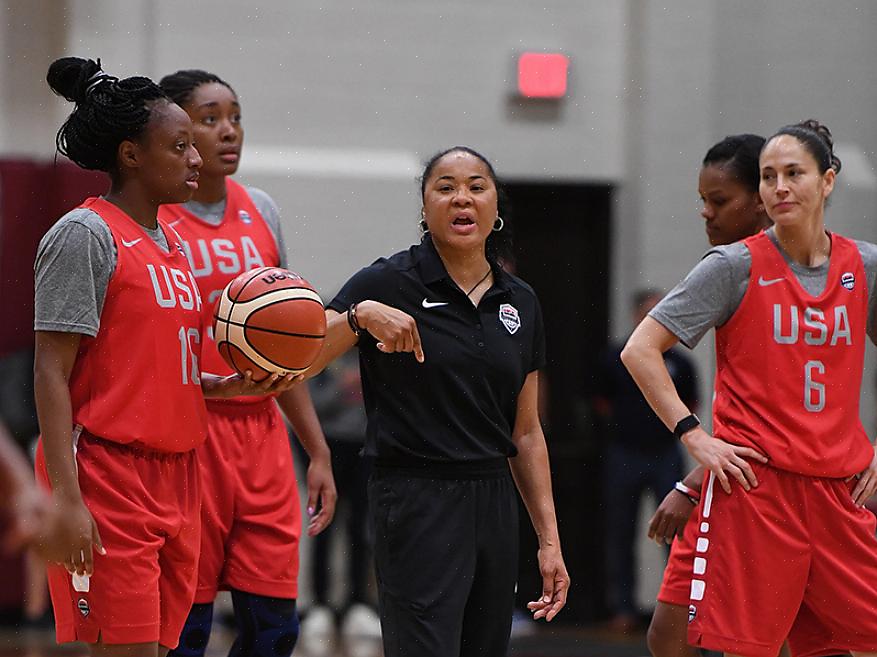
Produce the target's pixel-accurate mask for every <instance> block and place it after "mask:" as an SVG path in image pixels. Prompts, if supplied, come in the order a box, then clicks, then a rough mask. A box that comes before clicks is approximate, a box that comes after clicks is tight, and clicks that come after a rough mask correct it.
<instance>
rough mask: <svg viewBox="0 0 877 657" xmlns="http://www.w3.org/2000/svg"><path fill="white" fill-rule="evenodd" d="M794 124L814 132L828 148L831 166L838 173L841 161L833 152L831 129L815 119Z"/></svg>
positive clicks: (841, 164)
mask: <svg viewBox="0 0 877 657" xmlns="http://www.w3.org/2000/svg"><path fill="white" fill-rule="evenodd" d="M796 125H797V126H798V127H800V128H804V129H805V130H809V131H810V132H813V133H815V134H816V135H817V136H818V137H819V138H820V139H821V140H822V142H823V143H824V144H825V146H826V147H827V148H828V153H829V158H830V161H831V168H832V169H834V172H835V173H840V169H841V167H842V166H843V163H842V162H841V161H840V158H839V157H838V156H837V155H835V154H834V137H832V135H831V130H829V129H828V126H827V125H825V124H823V123H820V122H819V121H818V120H816V119H807V120H806V121H801V122H800V123H798V124H796Z"/></svg>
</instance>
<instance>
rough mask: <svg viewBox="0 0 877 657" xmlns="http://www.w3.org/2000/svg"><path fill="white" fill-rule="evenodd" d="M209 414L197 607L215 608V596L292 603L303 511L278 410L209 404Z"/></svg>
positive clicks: (201, 455)
mask: <svg viewBox="0 0 877 657" xmlns="http://www.w3.org/2000/svg"><path fill="white" fill-rule="evenodd" d="M207 411H208V413H207V442H205V443H204V444H203V445H202V446H200V447H199V448H198V464H199V466H200V469H201V482H202V485H201V491H202V503H201V522H202V529H201V532H202V534H201V560H200V562H199V564H198V591H197V593H196V594H195V602H198V603H206V602H213V599H214V598H215V597H216V592H217V590H220V589H222V590H228V589H237V590H239V591H245V592H247V593H255V594H256V595H265V596H271V597H274V598H290V599H292V598H297V597H298V541H299V536H300V535H301V511H300V509H299V501H298V488H297V486H296V483H295V472H294V470H293V466H292V451H291V449H290V446H289V436H288V435H287V433H286V425H285V424H284V422H283V416H282V415H281V414H280V409H279V408H278V407H277V404H276V402H275V401H274V400H273V399H268V400H266V401H264V402H259V403H257V404H227V403H226V404H222V403H210V402H208V404H207Z"/></svg>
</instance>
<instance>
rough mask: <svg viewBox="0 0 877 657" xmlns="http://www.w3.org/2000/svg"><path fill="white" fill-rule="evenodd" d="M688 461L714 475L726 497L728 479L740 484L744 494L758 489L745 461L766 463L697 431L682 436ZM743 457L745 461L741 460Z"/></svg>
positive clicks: (748, 451) (760, 456) (744, 449)
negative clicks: (689, 455)
mask: <svg viewBox="0 0 877 657" xmlns="http://www.w3.org/2000/svg"><path fill="white" fill-rule="evenodd" d="M682 443H683V444H684V445H685V447H686V449H687V450H688V453H689V454H691V458H693V459H694V460H695V461H697V462H698V463H700V465H702V466H703V467H705V468H706V469H707V470H709V471H710V472H712V473H713V474H714V475H716V479H718V480H719V483H720V484H721V485H722V489H723V490H724V491H725V492H726V493H730V492H731V481H730V478H729V476H728V475H730V476H731V477H733V478H734V479H736V480H737V481H739V482H740V485H741V486H743V488H744V489H745V490H747V491H748V490H751V489H752V488H753V487H755V486H758V479H757V478H756V477H755V473H754V472H753V471H752V466H750V465H749V463H748V461H746V459H747V458H749V459H754V460H756V461H758V462H760V463H767V460H768V459H767V457H766V456H764V455H763V454H760V453H759V452H756V451H755V450H754V449H752V448H751V447H743V446H741V445H732V444H731V443H726V442H725V441H724V440H721V439H719V438H714V437H713V436H711V435H709V434H708V433H707V432H706V431H704V430H703V429H702V428H700V427H695V428H694V429H692V430H691V431H689V432H687V433H685V434H683V435H682ZM744 457H745V458H744Z"/></svg>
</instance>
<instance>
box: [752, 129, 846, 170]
mask: <svg viewBox="0 0 877 657" xmlns="http://www.w3.org/2000/svg"><path fill="white" fill-rule="evenodd" d="M780 135H791V136H792V137H794V138H795V139H797V140H798V141H799V142H801V144H803V145H804V148H806V149H807V151H808V152H809V153H810V155H812V156H813V159H815V160H816V163H817V164H818V165H819V173H825V172H826V171H828V170H829V169H834V172H835V173H840V169H841V166H842V164H841V161H840V158H839V157H838V156H837V155H835V154H834V138H833V137H832V136H831V130H829V129H828V126H826V125H823V124H822V123H820V122H819V121H817V120H816V119H807V120H806V121H801V122H800V123H795V124H794V125H787V126H785V127H783V128H780V129H779V130H778V131H777V132H776V134H774V135H773V136H772V137H771V138H770V139H768V141H771V140H773V138H774V137H779V136H780Z"/></svg>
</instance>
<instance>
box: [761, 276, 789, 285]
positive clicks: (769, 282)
mask: <svg viewBox="0 0 877 657" xmlns="http://www.w3.org/2000/svg"><path fill="white" fill-rule="evenodd" d="M784 280H786V279H785V278H771V279H770V280H766V279H765V278H764V276H759V277H758V284H759V285H760V286H761V287H767V286H768V285H773V284H774V283H779V282H780V281H784Z"/></svg>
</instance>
